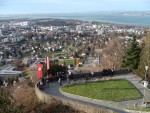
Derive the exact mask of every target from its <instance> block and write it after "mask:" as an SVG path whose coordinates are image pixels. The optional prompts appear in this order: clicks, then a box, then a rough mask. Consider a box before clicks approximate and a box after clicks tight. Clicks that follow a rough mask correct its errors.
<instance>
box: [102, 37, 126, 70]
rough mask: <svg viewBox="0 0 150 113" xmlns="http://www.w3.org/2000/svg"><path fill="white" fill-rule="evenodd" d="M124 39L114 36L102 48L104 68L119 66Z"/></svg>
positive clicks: (116, 67)
mask: <svg viewBox="0 0 150 113" xmlns="http://www.w3.org/2000/svg"><path fill="white" fill-rule="evenodd" d="M123 42H124V40H122V39H119V38H114V39H112V40H111V41H109V42H108V44H107V46H106V47H105V48H104V49H103V53H102V54H103V55H102V59H104V60H103V65H104V67H105V68H113V69H119V68H121V60H122V53H123V51H124V44H123Z"/></svg>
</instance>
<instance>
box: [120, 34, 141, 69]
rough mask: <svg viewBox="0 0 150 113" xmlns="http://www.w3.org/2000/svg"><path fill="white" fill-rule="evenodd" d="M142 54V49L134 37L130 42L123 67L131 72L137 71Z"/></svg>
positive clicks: (124, 56)
mask: <svg viewBox="0 0 150 113" xmlns="http://www.w3.org/2000/svg"><path fill="white" fill-rule="evenodd" d="M140 53H141V48H140V47H139V43H138V42H137V40H136V36H134V37H133V39H132V40H130V42H129V44H128V46H127V48H126V51H125V53H124V55H123V61H122V63H123V65H122V66H123V67H125V68H128V69H131V70H136V69H137V68H138V65H139V61H140Z"/></svg>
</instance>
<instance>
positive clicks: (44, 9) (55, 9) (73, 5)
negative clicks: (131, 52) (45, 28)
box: [0, 0, 150, 14]
mask: <svg viewBox="0 0 150 113" xmlns="http://www.w3.org/2000/svg"><path fill="white" fill-rule="evenodd" d="M93 11H94V12H96V11H97V12H98V11H150V0H0V14H28V13H69V12H70V13H71V12H93Z"/></svg>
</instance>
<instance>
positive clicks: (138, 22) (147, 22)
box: [0, 12, 150, 27]
mask: <svg viewBox="0 0 150 113" xmlns="http://www.w3.org/2000/svg"><path fill="white" fill-rule="evenodd" d="M131 14H132V15H131ZM134 14H142V13H134V12H132V13H125V12H123V13H121V12H120V13H106V14H105V13H84V14H80V13H78V14H33V15H30V14H28V15H0V20H11V19H12V20H13V19H29V20H32V19H33V20H34V19H72V20H81V21H95V22H102V23H108V24H120V25H121V24H122V25H129V26H141V27H150V12H147V13H145V14H149V15H147V16H140V15H134Z"/></svg>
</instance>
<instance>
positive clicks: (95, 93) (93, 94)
mask: <svg viewBox="0 0 150 113" xmlns="http://www.w3.org/2000/svg"><path fill="white" fill-rule="evenodd" d="M61 90H62V91H64V92H67V93H71V94H75V95H80V96H84V97H88V98H92V99H99V100H107V101H124V100H136V99H139V98H140V97H141V96H142V95H141V94H140V93H139V91H138V90H137V89H136V88H135V87H134V86H133V85H132V84H131V83H130V82H128V81H127V80H109V81H98V82H89V83H88V82H87V83H81V84H72V85H67V86H63V87H62V88H61Z"/></svg>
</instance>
